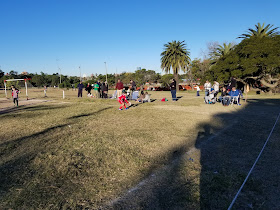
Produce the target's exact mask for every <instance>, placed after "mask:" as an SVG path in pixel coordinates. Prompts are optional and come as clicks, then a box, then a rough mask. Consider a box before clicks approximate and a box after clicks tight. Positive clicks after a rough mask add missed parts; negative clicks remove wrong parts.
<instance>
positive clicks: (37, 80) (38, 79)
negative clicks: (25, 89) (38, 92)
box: [31, 74, 46, 87]
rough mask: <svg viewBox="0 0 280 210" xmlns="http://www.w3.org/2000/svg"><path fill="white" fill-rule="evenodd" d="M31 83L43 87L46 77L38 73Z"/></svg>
mask: <svg viewBox="0 0 280 210" xmlns="http://www.w3.org/2000/svg"><path fill="white" fill-rule="evenodd" d="M31 83H32V85H34V86H35V87H42V86H43V85H46V81H45V78H44V77H43V76H42V75H38V74H36V75H35V76H33V77H32V79H31Z"/></svg>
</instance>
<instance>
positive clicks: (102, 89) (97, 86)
mask: <svg viewBox="0 0 280 210" xmlns="http://www.w3.org/2000/svg"><path fill="white" fill-rule="evenodd" d="M77 88H78V97H83V89H84V88H85V90H86V91H87V96H88V97H95V98H108V90H109V87H108V83H107V81H105V82H100V81H99V80H98V81H97V82H96V83H94V84H90V83H88V84H87V85H86V87H85V86H84V84H83V83H82V81H81V82H80V83H79V84H78V87H77ZM92 90H93V94H92V93H91V91H92Z"/></svg>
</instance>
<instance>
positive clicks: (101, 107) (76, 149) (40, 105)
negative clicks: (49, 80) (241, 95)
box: [0, 89, 280, 209]
mask: <svg viewBox="0 0 280 210" xmlns="http://www.w3.org/2000/svg"><path fill="white" fill-rule="evenodd" d="M151 94H152V98H154V99H156V100H155V101H154V102H152V103H144V104H137V103H136V102H133V103H134V104H137V106H133V107H131V108H130V109H128V110H125V111H118V107H119V104H118V102H117V101H116V100H111V99H107V100H102V99H92V98H88V97H86V94H84V97H83V98H82V99H81V98H77V91H72V90H66V91H65V96H66V98H65V99H62V90H59V89H56V90H53V89H50V90H48V93H47V95H48V97H47V98H44V97H43V91H42V90H40V89H32V90H30V91H29V98H31V99H32V100H29V101H28V102H26V101H25V99H24V94H23V93H21V95H20V99H21V100H20V101H19V105H20V106H19V107H13V104H12V101H11V99H9V100H6V99H4V93H3V92H0V99H3V100H0V119H1V124H0V209H9V208H11V209H61V208H62V209H66V208H72V209H85V208H88V209H99V208H101V209H102V208H103V209H226V208H227V207H228V206H229V204H230V202H231V200H232V199H233V197H234V195H235V193H236V192H237V190H238V188H239V187H240V185H241V184H242V182H243V180H244V179H245V177H246V175H247V173H248V171H249V170H250V168H251V166H252V165H253V163H254V161H255V159H256V158H257V156H258V154H259V152H260V150H261V148H262V146H263V144H264V142H265V140H266V139H267V137H268V135H269V133H270V130H271V128H272V126H273V124H274V123H275V120H276V118H277V115H278V113H279V112H280V95H254V94H251V95H249V96H248V102H247V103H246V104H245V102H243V103H242V106H229V107H223V106H222V105H220V104H214V105H207V104H204V102H203V97H202V96H201V97H195V93H194V92H179V93H178V94H177V96H182V97H181V98H180V99H179V100H178V101H177V102H172V101H170V100H171V94H170V92H151ZM163 97H166V98H168V99H169V101H167V102H161V101H160V99H161V98H163ZM279 149H280V123H279V122H278V124H277V125H276V127H275V130H274V132H273V134H272V136H271V139H270V141H269V143H268V145H267V147H266V149H265V151H264V153H263V155H262V157H261V159H260V161H259V162H258V164H257V165H256V168H255V170H254V171H253V173H252V175H251V176H250V178H249V180H248V182H247V184H246V185H245V188H244V190H243V191H242V193H241V195H240V197H239V198H238V199H237V201H236V204H235V206H234V209H252V208H254V209H279V208H280V198H279V196H278V195H279V193H280V180H279V176H280V167H279V165H280V164H279V161H278V160H279V158H280V153H279ZM139 183H140V184H139Z"/></svg>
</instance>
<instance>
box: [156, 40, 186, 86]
mask: <svg viewBox="0 0 280 210" xmlns="http://www.w3.org/2000/svg"><path fill="white" fill-rule="evenodd" d="M185 46H186V45H185V44H184V41H182V42H180V41H172V42H168V44H165V45H164V47H165V49H164V51H163V52H162V53H161V54H160V55H161V56H162V57H161V68H162V70H163V71H165V72H166V73H170V70H171V69H172V70H173V74H174V78H175V80H176V86H177V87H176V89H177V91H178V90H179V78H178V73H179V71H180V70H182V71H183V72H186V71H187V67H188V65H189V64H190V61H191V59H190V57H189V55H190V52H189V51H188V50H187V49H186V48H185Z"/></svg>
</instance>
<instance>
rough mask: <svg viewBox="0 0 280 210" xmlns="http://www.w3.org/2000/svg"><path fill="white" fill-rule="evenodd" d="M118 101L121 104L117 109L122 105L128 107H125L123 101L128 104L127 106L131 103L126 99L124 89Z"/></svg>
mask: <svg viewBox="0 0 280 210" xmlns="http://www.w3.org/2000/svg"><path fill="white" fill-rule="evenodd" d="M118 102H119V103H120V104H121V106H120V108H119V110H122V108H123V107H124V108H125V109H128V108H126V106H125V103H127V104H129V106H130V105H131V103H130V102H128V101H127V100H126V95H125V90H123V91H122V94H121V95H120V96H119V97H118Z"/></svg>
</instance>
